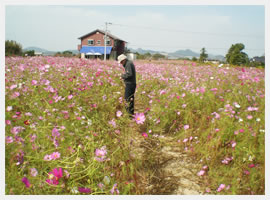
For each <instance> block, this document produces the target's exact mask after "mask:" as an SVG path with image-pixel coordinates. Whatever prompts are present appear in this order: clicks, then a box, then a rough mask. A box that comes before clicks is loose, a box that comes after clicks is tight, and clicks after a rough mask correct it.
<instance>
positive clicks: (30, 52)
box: [24, 50, 35, 56]
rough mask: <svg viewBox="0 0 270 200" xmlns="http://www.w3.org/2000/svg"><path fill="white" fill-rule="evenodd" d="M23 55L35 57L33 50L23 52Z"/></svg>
mask: <svg viewBox="0 0 270 200" xmlns="http://www.w3.org/2000/svg"><path fill="white" fill-rule="evenodd" d="M24 54H27V56H35V51H34V50H29V51H25V52H24Z"/></svg>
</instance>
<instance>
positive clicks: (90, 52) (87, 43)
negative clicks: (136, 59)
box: [78, 29, 127, 60]
mask: <svg viewBox="0 0 270 200" xmlns="http://www.w3.org/2000/svg"><path fill="white" fill-rule="evenodd" d="M106 35H107V39H106V55H105V56H106V59H114V60H116V59H117V57H118V56H119V55H120V54H122V53H124V51H125V46H126V43H127V42H126V41H124V40H122V39H120V38H118V37H116V36H114V35H112V34H110V33H107V34H106ZM78 39H79V40H81V44H80V45H78V51H79V52H80V54H81V58H100V59H103V58H104V54H105V31H102V30H99V29H96V30H94V31H92V32H90V33H87V34H85V35H83V36H81V37H79V38H78Z"/></svg>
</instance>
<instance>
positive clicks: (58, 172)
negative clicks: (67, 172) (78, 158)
mask: <svg viewBox="0 0 270 200" xmlns="http://www.w3.org/2000/svg"><path fill="white" fill-rule="evenodd" d="M48 176H49V179H47V180H46V182H47V183H49V184H51V185H58V184H59V179H60V178H62V177H63V170H62V168H54V169H53V171H52V172H49V173H48Z"/></svg>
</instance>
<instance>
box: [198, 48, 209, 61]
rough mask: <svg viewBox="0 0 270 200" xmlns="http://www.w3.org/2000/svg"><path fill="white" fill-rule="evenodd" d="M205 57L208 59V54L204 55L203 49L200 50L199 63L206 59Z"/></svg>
mask: <svg viewBox="0 0 270 200" xmlns="http://www.w3.org/2000/svg"><path fill="white" fill-rule="evenodd" d="M207 57H208V54H206V50H205V48H202V49H201V54H200V58H199V61H200V62H204V61H205V60H206V59H207Z"/></svg>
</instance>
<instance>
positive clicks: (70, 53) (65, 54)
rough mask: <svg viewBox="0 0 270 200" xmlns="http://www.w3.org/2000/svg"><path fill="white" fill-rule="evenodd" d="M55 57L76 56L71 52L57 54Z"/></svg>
mask: <svg viewBox="0 0 270 200" xmlns="http://www.w3.org/2000/svg"><path fill="white" fill-rule="evenodd" d="M55 56H57V57H73V56H75V55H74V54H73V53H72V52H71V51H63V52H59V51H58V52H57V53H56V54H55Z"/></svg>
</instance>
